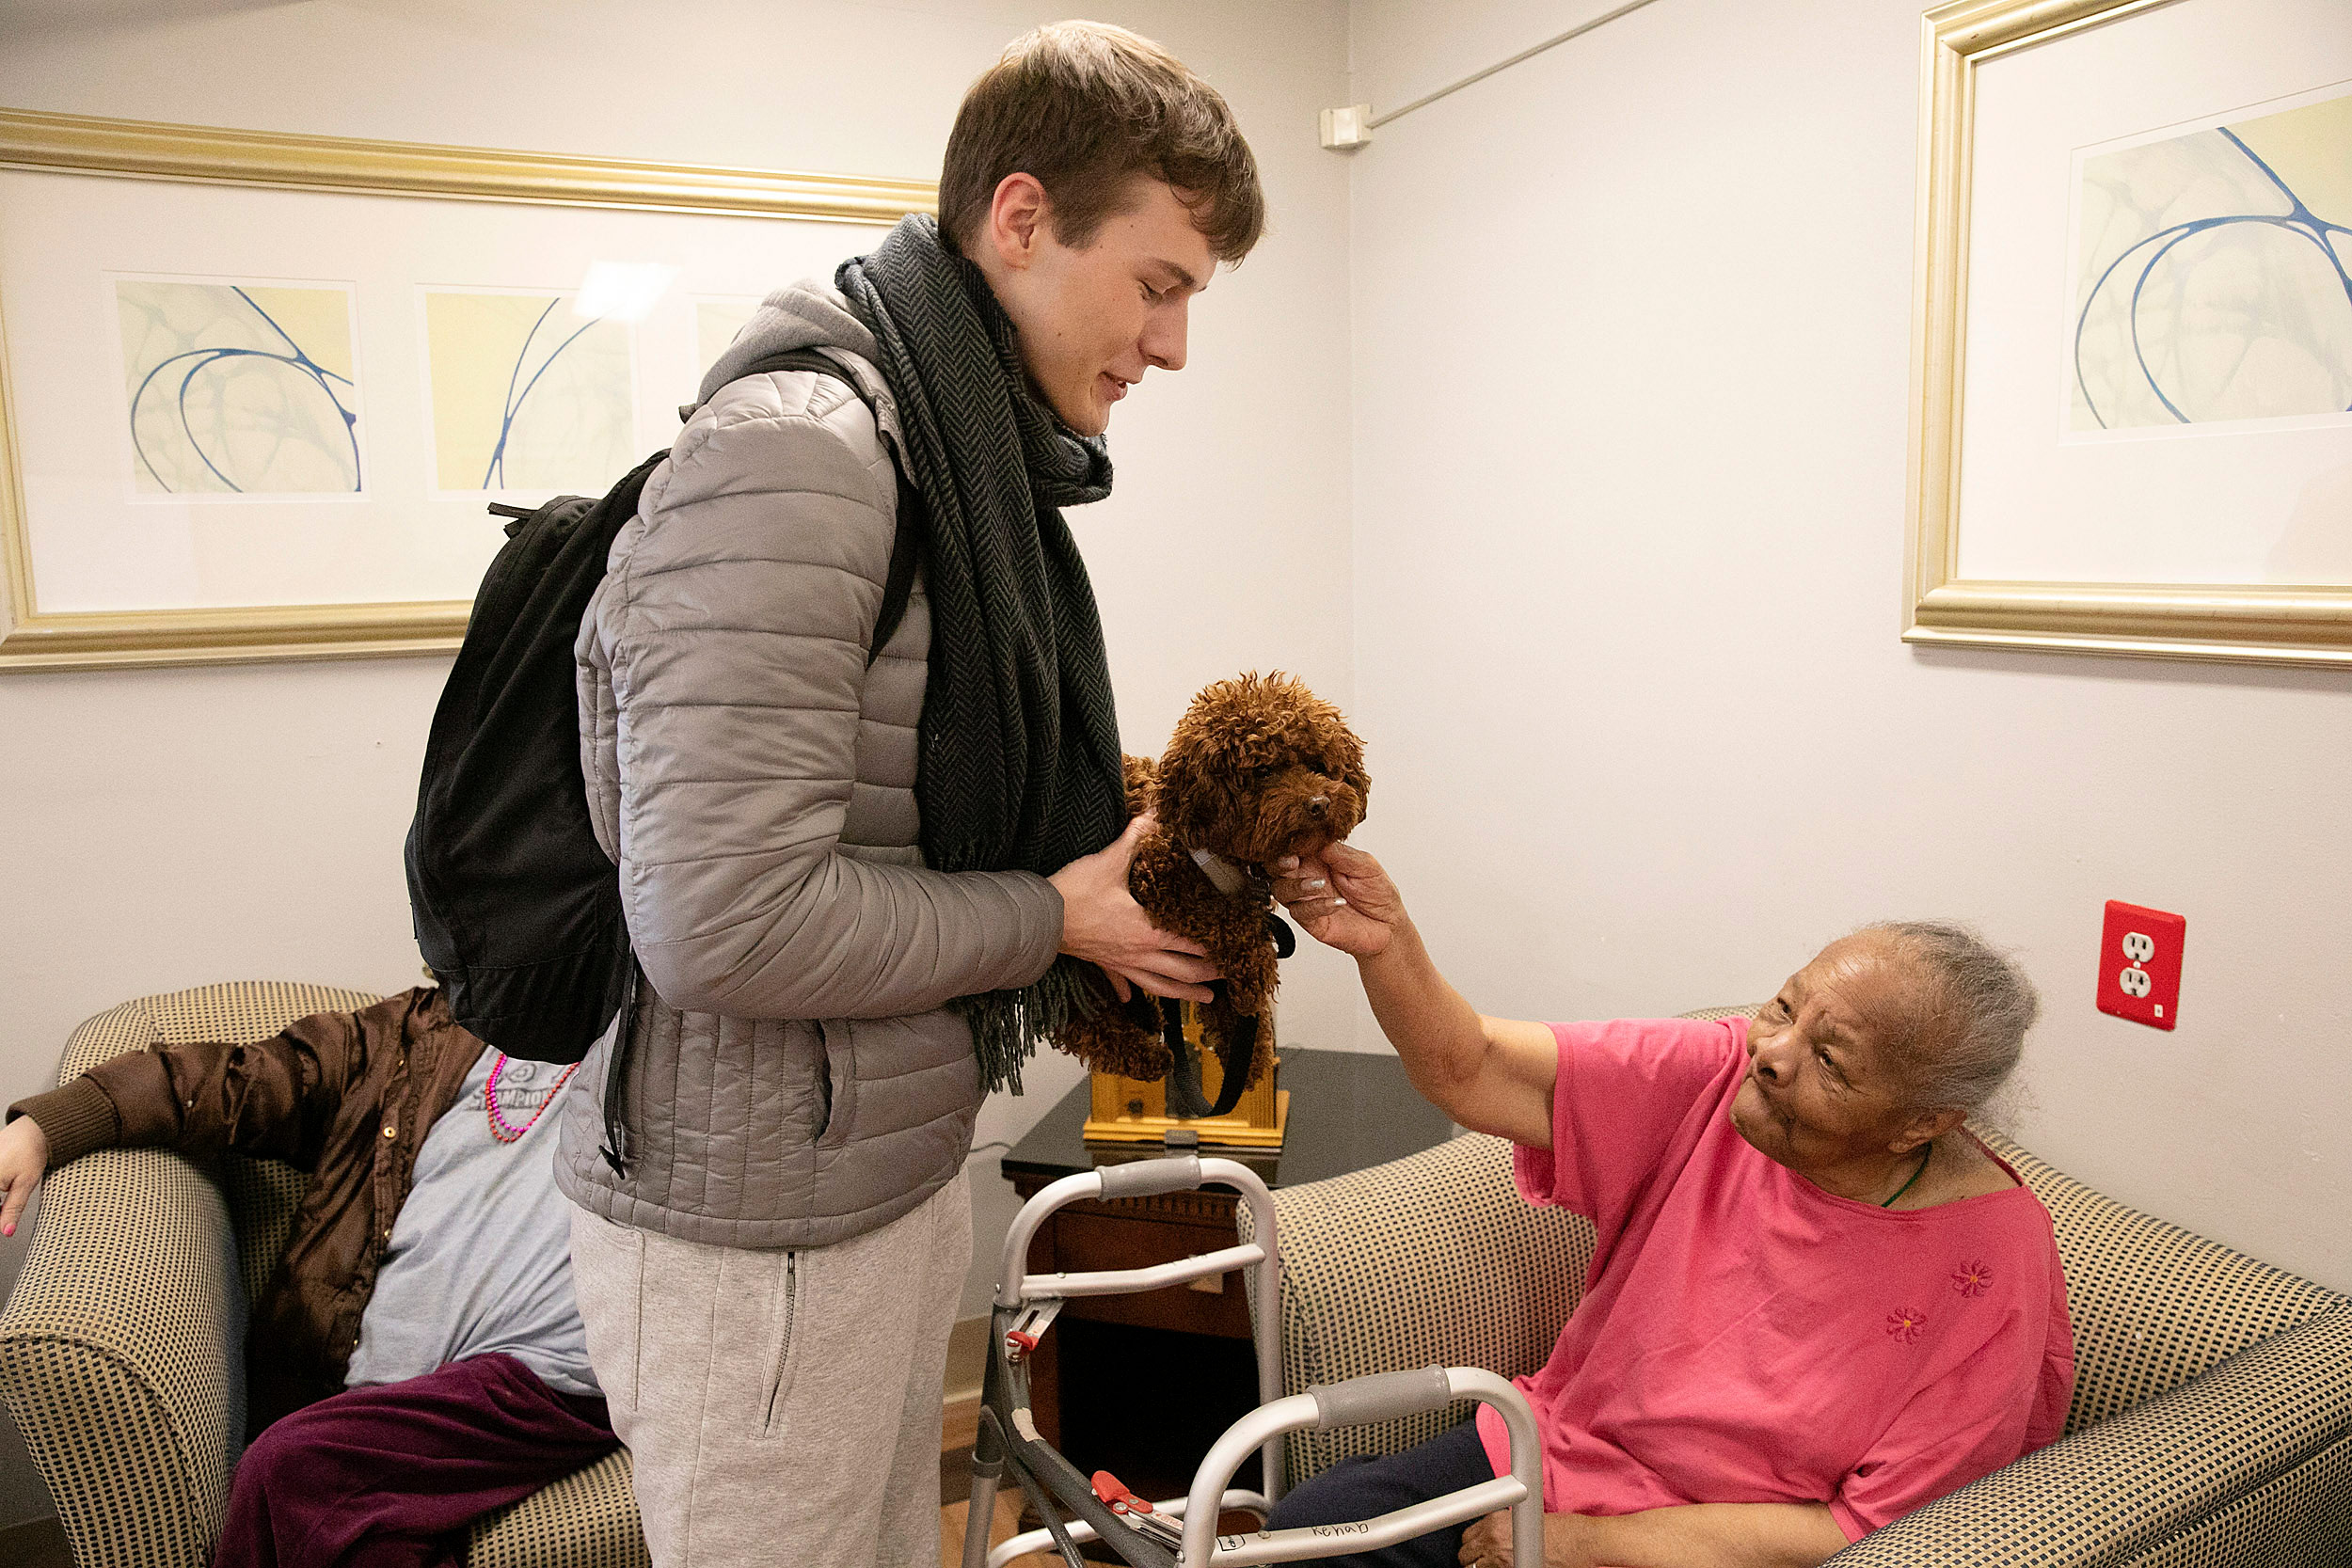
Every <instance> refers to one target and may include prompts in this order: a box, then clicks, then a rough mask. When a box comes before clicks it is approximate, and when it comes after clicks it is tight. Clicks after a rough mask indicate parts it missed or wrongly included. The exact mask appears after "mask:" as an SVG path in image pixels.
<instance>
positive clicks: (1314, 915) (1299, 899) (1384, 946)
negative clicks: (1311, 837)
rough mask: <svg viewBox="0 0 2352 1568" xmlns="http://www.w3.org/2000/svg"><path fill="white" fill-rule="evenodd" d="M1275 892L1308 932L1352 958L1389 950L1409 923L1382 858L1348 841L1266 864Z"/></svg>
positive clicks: (1318, 940)
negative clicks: (1376, 858)
mask: <svg viewBox="0 0 2352 1568" xmlns="http://www.w3.org/2000/svg"><path fill="white" fill-rule="evenodd" d="M1266 869H1267V870H1268V871H1269V872H1271V873H1272V874H1273V877H1274V896H1275V897H1276V898H1277V899H1279V900H1280V902H1281V905H1282V907H1283V908H1284V909H1286V910H1288V911H1290V912H1291V914H1292V916H1293V917H1294V918H1295V919H1296V920H1297V922H1298V924H1299V925H1301V926H1302V927H1306V931H1307V934H1308V935H1309V936H1311V937H1312V938H1314V939H1315V940H1316V941H1317V942H1322V943H1323V944H1324V945H1325V946H1327V947H1336V948H1338V949H1339V950H1340V951H1341V952H1343V953H1345V954H1347V955H1349V956H1350V957H1352V958H1374V957H1376V956H1378V955H1379V954H1381V953H1384V952H1386V951H1387V950H1388V946H1389V942H1391V939H1393V938H1394V937H1395V935H1396V933H1397V932H1398V931H1400V930H1402V929H1403V928H1404V926H1405V900H1404V899H1403V898H1402V897H1401V896H1399V895H1398V894H1397V891H1396V884H1395V883H1394V882H1392V881H1391V880H1389V874H1388V873H1387V872H1386V871H1383V870H1381V869H1380V863H1379V862H1378V861H1376V860H1374V859H1373V858H1372V857H1371V856H1370V855H1367V854H1365V853H1364V852H1363V851H1362V850H1361V849H1358V848H1354V847H1350V846H1348V845H1345V844H1338V843H1334V844H1327V845H1325V846H1324V847H1323V848H1322V849H1321V850H1319V851H1318V852H1316V853H1315V854H1311V855H1284V856H1283V857H1282V858H1281V859H1279V860H1278V861H1276V862H1275V863H1273V864H1272V865H1270V866H1268V867H1267V868H1266Z"/></svg>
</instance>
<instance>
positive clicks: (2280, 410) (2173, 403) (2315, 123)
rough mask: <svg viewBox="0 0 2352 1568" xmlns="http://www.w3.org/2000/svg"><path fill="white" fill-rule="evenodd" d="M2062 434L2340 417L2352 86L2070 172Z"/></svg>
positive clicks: (2349, 344) (2350, 266) (2350, 368)
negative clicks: (2075, 229) (2071, 273)
mask: <svg viewBox="0 0 2352 1568" xmlns="http://www.w3.org/2000/svg"><path fill="white" fill-rule="evenodd" d="M2079 198H2080V204H2079V212H2080V223H2081V227H2080V230H2079V245H2080V250H2079V266H2078V268H2077V271H2076V286H2075V295H2074V320H2073V324H2072V330H2073V343H2072V349H2073V372H2074V392H2073V401H2072V407H2071V410H2070V414H2069V419H2068V428H2069V429H2070V430H2073V431H2078V432H2079V431H2098V430H2131V429H2143V430H2144V429H2149V428H2153V427H2163V426H2168V425H2189V424H2203V423H2211V422H2215V421H2219V420H2275V419H2290V418H2309V417H2312V416H2328V415H2343V416H2345V417H2346V418H2352V86H2347V87H2340V88H2337V89H2333V91H2332V95H2331V96H2327V97H2323V98H2321V99H2319V100H2318V101H2316V102H2313V103H2302V104H2299V105H2297V106H2296V107H2293V108H2288V109H2282V110H2279V111H2276V112H2273V113H2266V114H2253V115H2249V116H2247V117H2245V118H2244V119H2238V120H2233V121H2232V122H2231V123H2228V124H2224V125H2217V126H2214V127H2212V128H2211V129H2209V130H2203V131H2196V132H2192V133H2189V134H2188V135H2180V136H2173V137H2169V138H2167V139H2165V140H2161V141H2153V142H2147V143H2143V144H2141V145H2140V146H2137V147H2128V148H2123V149H2121V150H2116V151H2113V152H2106V153H2100V154H2097V155H2095V156H2092V157H2088V158H2085V159H2084V160H2083V165H2082V186H2081V190H2080V192H2079Z"/></svg>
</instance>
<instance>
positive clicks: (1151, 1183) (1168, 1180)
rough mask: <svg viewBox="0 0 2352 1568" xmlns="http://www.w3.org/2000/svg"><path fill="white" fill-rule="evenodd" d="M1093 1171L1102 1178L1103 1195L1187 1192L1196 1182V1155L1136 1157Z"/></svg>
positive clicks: (1128, 1195)
mask: <svg viewBox="0 0 2352 1568" xmlns="http://www.w3.org/2000/svg"><path fill="white" fill-rule="evenodd" d="M1094 1174H1095V1175H1096V1176H1098V1177H1100V1178H1101V1179H1102V1181H1103V1196H1104V1197H1105V1198H1113V1197H1152V1196H1156V1195H1158V1194H1160V1193H1182V1192H1189V1191H1191V1190H1192V1189H1193V1188H1195V1187H1198V1186H1199V1185H1200V1155H1198V1154H1171V1155H1169V1156H1168V1157H1167V1158H1166V1159H1161V1160H1136V1161H1131V1162H1130V1163H1128V1164H1123V1165H1104V1167H1102V1168H1101V1169H1100V1170H1098V1171H1096V1172H1095V1173H1094Z"/></svg>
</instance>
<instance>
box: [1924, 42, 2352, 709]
mask: <svg viewBox="0 0 2352 1568" xmlns="http://www.w3.org/2000/svg"><path fill="white" fill-rule="evenodd" d="M1924 32H1925V41H1924V68H1923V73H1922V81H1921V103H1922V127H1921V135H1920V164H1919V191H1920V199H1919V215H1918V231H1917V271H1916V276H1915V314H1914V322H1913V398H1912V408H1911V435H1912V446H1911V494H1910V511H1911V530H1912V531H1911V547H1910V551H1909V559H1908V562H1907V582H1906V588H1905V595H1904V600H1905V607H1906V614H1905V619H1904V629H1903V637H1904V640H1905V641H1910V642H1914V643H1926V644H1938V643H1941V644H1953V643H1959V644H1978V645H1994V646H2006V647H2026V648H2040V649H2052V650H2063V651H2079V652H2091V653H2110V654H2130V655H2138V656H2153V657H2176V658H2200V659H2246V660H2257V661H2265V662H2273V663H2292V664H2302V665H2320V666H2338V667H2345V668H2352V17H2348V16H2347V13H2346V10H2345V7H2344V0H1957V3H1954V4H1948V5H1945V6H1943V7H1941V8H1937V9H1935V10H1932V11H1931V12H1929V13H1928V14H1927V17H1926V20H1925V24H1924Z"/></svg>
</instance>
